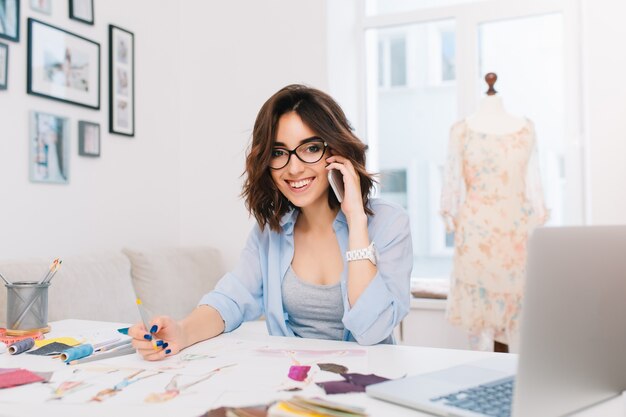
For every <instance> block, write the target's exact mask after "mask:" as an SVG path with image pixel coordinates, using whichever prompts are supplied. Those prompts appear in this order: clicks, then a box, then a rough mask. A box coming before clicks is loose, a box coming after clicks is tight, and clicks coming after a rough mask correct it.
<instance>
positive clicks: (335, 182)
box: [328, 169, 344, 203]
mask: <svg viewBox="0 0 626 417" xmlns="http://www.w3.org/2000/svg"><path fill="white" fill-rule="evenodd" d="M328 182H329V183H330V188H332V189H333V192H334V193H335V196H336V197H337V201H339V202H340V203H341V202H342V201H343V192H344V188H343V175H341V171H339V170H338V169H331V170H330V171H328Z"/></svg>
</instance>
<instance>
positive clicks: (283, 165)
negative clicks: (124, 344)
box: [129, 85, 413, 360]
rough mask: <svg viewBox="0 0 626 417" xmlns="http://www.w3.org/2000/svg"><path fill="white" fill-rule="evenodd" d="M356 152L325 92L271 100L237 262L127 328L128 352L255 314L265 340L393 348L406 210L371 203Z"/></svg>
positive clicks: (361, 156) (401, 307)
mask: <svg viewBox="0 0 626 417" xmlns="http://www.w3.org/2000/svg"><path fill="white" fill-rule="evenodd" d="M366 148H367V147H366V145H364V144H363V143H362V142H361V141H360V140H359V139H358V138H357V137H356V136H355V135H354V134H353V133H352V129H351V127H350V124H349V123H348V121H347V119H346V117H345V115H344V113H343V111H342V110H341V108H340V107H339V105H338V104H337V103H336V102H335V101H334V100H333V99H332V98H331V97H330V96H328V95H327V94H325V93H323V92H321V91H319V90H315V89H313V88H309V87H305V86H302V85H290V86H287V87H285V88H283V89H281V90H280V91H278V92H277V93H276V94H274V95H273V96H272V97H270V99H269V100H268V101H267V102H266V103H265V104H264V105H263V107H262V108H261V110H260V111H259V114H258V116H257V119H256V122H255V125H254V131H253V134H252V146H251V148H250V151H249V153H248V155H247V159H246V180H245V184H244V188H243V193H242V195H243V197H244V198H245V200H246V206H247V208H248V210H249V211H250V213H251V214H253V215H254V217H255V218H256V220H257V225H256V226H255V227H254V229H253V230H252V232H251V233H250V236H249V238H248V241H247V244H246V247H245V249H244V250H243V252H242V255H241V259H240V260H239V263H238V264H237V266H236V267H235V269H234V270H233V271H232V272H229V273H227V274H226V275H225V276H224V277H223V278H222V279H221V280H220V281H219V283H218V284H217V285H216V287H215V289H214V290H213V291H211V292H210V293H208V294H206V295H205V296H204V297H203V298H202V299H201V300H200V303H199V305H198V307H197V308H196V309H195V310H194V311H193V312H192V313H191V314H190V315H189V316H187V317H186V318H185V319H183V320H181V321H180V322H176V321H174V320H172V319H171V318H168V317H156V318H154V319H153V320H152V322H151V323H150V324H151V329H150V330H151V332H150V333H152V334H146V331H147V329H145V328H144V326H143V324H136V325H135V326H133V327H132V328H131V329H130V331H129V334H130V335H131V336H133V338H134V340H133V346H135V348H137V350H138V352H139V353H141V354H142V355H143V357H144V358H145V359H148V360H159V359H162V358H164V357H165V356H166V355H170V354H175V353H177V352H179V351H180V350H182V349H184V348H186V347H187V346H190V345H192V344H194V343H197V342H199V341H202V340H205V339H208V338H211V337H214V336H217V335H219V334H221V333H222V332H229V331H231V330H234V329H236V328H237V327H238V326H239V325H240V324H241V323H242V322H243V321H247V320H255V319H257V318H258V317H260V316H261V315H265V318H266V323H267V328H268V330H269V333H270V334H272V335H279V336H300V337H316V338H325V339H336V340H352V341H357V342H359V343H361V344H364V345H370V344H375V343H392V342H393V337H392V331H393V329H394V327H395V326H396V325H397V324H398V323H400V320H402V318H404V316H405V315H406V314H407V312H408V309H409V281H410V274H411V267H412V263H413V251H412V247H411V234H410V227H409V220H408V216H407V214H406V213H405V212H404V210H402V209H401V208H400V207H397V206H395V205H392V204H389V203H386V202H383V201H381V200H378V199H376V200H370V199H369V194H370V191H371V188H372V186H373V180H372V177H371V175H370V174H368V173H367V172H366V170H365V150H366ZM332 169H336V170H339V171H340V172H341V174H342V175H343V184H344V188H345V195H344V196H343V199H342V202H341V203H339V201H338V199H337V197H336V196H335V194H334V193H333V192H332V191H331V188H330V187H329V182H328V173H329V171H330V170H332ZM374 242H375V243H374ZM344 255H345V256H344ZM153 338H156V339H158V340H156V343H155V344H156V345H158V346H159V348H160V349H158V350H155V349H153V345H152V344H153V343H154V342H155V341H154V340H152V339H153Z"/></svg>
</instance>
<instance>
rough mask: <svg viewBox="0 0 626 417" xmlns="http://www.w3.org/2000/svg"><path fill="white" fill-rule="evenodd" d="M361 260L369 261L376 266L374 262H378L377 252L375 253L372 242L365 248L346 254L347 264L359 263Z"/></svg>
mask: <svg viewBox="0 0 626 417" xmlns="http://www.w3.org/2000/svg"><path fill="white" fill-rule="evenodd" d="M361 259H369V261H370V262H371V263H373V264H374V265H376V262H377V261H378V252H376V247H375V246H374V242H373V241H372V243H370V245H369V246H368V247H367V248H364V249H355V250H349V251H347V252H346V260H347V261H348V262H351V261H359V260H361Z"/></svg>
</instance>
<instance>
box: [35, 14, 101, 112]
mask: <svg viewBox="0 0 626 417" xmlns="http://www.w3.org/2000/svg"><path fill="white" fill-rule="evenodd" d="M27 55H28V59H27V61H28V62H27V88H26V91H27V92H28V94H33V95H36V96H41V97H46V98H50V99H53V100H59V101H63V102H66V103H72V104H77V105H79V106H84V107H89V108H92V109H100V44H99V43H97V42H94V41H91V40H89V39H86V38H83V37H82V36H78V35H75V34H73V33H70V32H68V31H66V30H63V29H59V28H57V27H54V26H51V25H49V24H47V23H44V22H41V21H39V20H35V19H32V18H29V19H28V53H27Z"/></svg>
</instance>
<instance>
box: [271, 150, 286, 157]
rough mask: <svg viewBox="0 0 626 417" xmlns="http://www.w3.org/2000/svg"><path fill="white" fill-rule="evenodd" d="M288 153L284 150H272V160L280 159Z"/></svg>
mask: <svg viewBox="0 0 626 417" xmlns="http://www.w3.org/2000/svg"><path fill="white" fill-rule="evenodd" d="M286 154H287V152H285V150H284V149H274V150H272V158H280V157H281V156H285V155H286Z"/></svg>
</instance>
